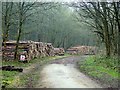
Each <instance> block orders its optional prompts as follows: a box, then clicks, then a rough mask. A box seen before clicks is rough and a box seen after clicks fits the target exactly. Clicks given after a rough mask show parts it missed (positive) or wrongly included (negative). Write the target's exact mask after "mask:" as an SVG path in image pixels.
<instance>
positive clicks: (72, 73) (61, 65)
mask: <svg viewBox="0 0 120 90" xmlns="http://www.w3.org/2000/svg"><path fill="white" fill-rule="evenodd" d="M85 57H86V56H81V57H77V56H72V57H68V58H64V59H59V60H56V61H53V62H51V63H50V64H48V65H46V66H44V67H43V69H42V71H41V73H40V76H41V77H40V80H39V81H38V84H37V85H36V87H38V88H102V87H101V86H100V85H99V84H98V83H96V82H95V81H93V80H92V79H91V78H89V77H88V76H86V75H84V74H83V73H81V72H80V71H79V70H78V69H77V68H76V62H77V61H78V60H84V59H85Z"/></svg>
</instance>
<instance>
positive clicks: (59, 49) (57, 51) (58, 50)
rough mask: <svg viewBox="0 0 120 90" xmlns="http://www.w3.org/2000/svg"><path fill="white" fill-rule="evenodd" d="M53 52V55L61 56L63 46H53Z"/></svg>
mask: <svg viewBox="0 0 120 90" xmlns="http://www.w3.org/2000/svg"><path fill="white" fill-rule="evenodd" d="M54 53H55V55H59V56H61V55H64V53H65V50H64V48H54Z"/></svg>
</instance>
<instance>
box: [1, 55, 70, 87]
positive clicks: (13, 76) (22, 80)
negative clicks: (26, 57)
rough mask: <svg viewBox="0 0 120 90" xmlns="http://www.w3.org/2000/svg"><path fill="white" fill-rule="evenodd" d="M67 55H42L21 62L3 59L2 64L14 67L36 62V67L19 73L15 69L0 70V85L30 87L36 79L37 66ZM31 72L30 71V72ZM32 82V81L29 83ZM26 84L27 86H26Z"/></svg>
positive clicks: (26, 66)
mask: <svg viewBox="0 0 120 90" xmlns="http://www.w3.org/2000/svg"><path fill="white" fill-rule="evenodd" d="M67 56H69V55H64V56H54V57H44V58H36V59H33V60H31V61H30V62H29V63H22V62H18V61H7V62H5V61H3V62H2V65H11V66H15V67H22V68H23V69H26V68H28V69H29V67H31V66H33V65H35V64H36V67H34V68H32V69H33V70H32V69H31V68H30V69H31V70H29V72H27V73H19V72H16V71H0V73H2V75H1V77H2V86H3V88H17V87H32V86H34V84H35V81H37V80H38V72H37V67H38V66H40V65H42V64H45V63H47V62H50V61H52V60H56V59H60V58H64V57H67ZM35 68H36V70H35ZM31 72H32V73H31ZM29 82H32V83H29ZM26 85H27V86H26Z"/></svg>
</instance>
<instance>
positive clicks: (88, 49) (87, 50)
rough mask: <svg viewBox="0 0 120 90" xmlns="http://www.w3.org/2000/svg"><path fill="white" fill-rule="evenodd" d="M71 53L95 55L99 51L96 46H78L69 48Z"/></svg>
mask: <svg viewBox="0 0 120 90" xmlns="http://www.w3.org/2000/svg"><path fill="white" fill-rule="evenodd" d="M66 52H67V53H69V54H81V55H94V54H96V53H97V47H94V46H76V47H71V48H69V49H67V51H66Z"/></svg>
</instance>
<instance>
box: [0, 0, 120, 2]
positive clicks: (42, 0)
mask: <svg viewBox="0 0 120 90" xmlns="http://www.w3.org/2000/svg"><path fill="white" fill-rule="evenodd" d="M0 1H2V2H11V1H13V2H20V1H21V2H23V1H25V2H34V1H36V2H78V1H79V2H83V1H84V2H97V1H100V2H105V1H114V2H118V1H119V0H0Z"/></svg>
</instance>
